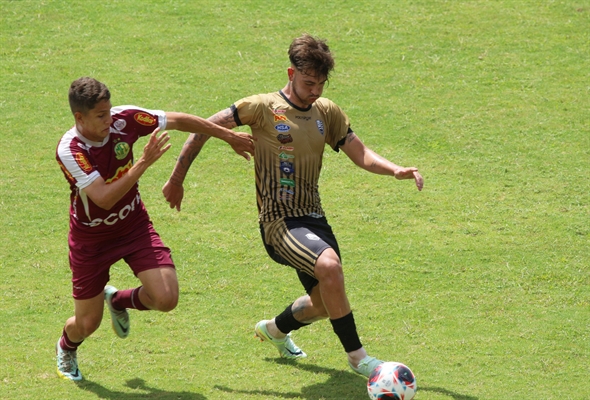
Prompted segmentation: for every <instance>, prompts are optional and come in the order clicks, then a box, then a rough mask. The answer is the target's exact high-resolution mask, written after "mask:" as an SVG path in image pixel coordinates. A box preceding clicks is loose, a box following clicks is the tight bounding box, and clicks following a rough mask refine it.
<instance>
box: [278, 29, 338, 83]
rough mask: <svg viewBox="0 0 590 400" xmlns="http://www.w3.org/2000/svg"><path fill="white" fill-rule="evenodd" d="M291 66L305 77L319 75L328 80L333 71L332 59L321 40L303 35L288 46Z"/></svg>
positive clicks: (323, 41) (327, 48)
mask: <svg viewBox="0 0 590 400" xmlns="http://www.w3.org/2000/svg"><path fill="white" fill-rule="evenodd" d="M288 54H289V60H290V61H291V65H293V67H295V68H296V69H297V70H298V71H299V72H302V73H304V74H306V75H319V76H325V77H326V79H328V78H329V76H330V72H331V71H332V70H333V69H334V58H333V57H332V53H330V48H329V47H328V45H327V44H326V41H325V40H323V39H319V38H315V37H313V36H311V35H309V34H304V35H302V36H300V37H298V38H295V39H294V40H293V42H292V43H291V45H290V46H289V51H288Z"/></svg>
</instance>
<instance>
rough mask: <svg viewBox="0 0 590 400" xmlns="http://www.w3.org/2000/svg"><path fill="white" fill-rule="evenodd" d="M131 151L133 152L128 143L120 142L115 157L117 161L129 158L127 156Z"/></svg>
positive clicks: (116, 146)
mask: <svg viewBox="0 0 590 400" xmlns="http://www.w3.org/2000/svg"><path fill="white" fill-rule="evenodd" d="M129 150H131V148H130V147H129V144H128V143H126V142H119V143H117V144H116V145H115V157H116V158H117V160H122V159H124V158H125V157H127V154H129Z"/></svg>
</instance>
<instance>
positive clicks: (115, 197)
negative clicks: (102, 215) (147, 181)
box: [83, 128, 170, 210]
mask: <svg viewBox="0 0 590 400" xmlns="http://www.w3.org/2000/svg"><path fill="white" fill-rule="evenodd" d="M159 131H160V128H156V129H155V130H154V131H153V132H152V133H151V135H150V136H149V140H148V142H147V143H146V145H145V147H144V148H143V153H142V154H141V156H140V157H139V159H138V160H137V161H136V162H135V164H133V166H132V167H131V168H130V169H129V171H127V172H126V173H124V174H123V176H122V177H120V178H119V179H117V180H116V181H114V182H111V183H106V182H105V181H104V179H103V178H102V177H98V178H97V179H95V180H94V182H92V183H91V184H90V185H88V186H87V187H85V188H84V189H83V190H84V192H85V193H86V194H87V195H88V197H90V199H91V200H92V201H93V202H94V204H96V205H97V206H99V207H100V208H103V209H105V210H110V209H111V208H113V206H114V205H115V204H117V202H118V201H119V200H121V199H122V198H123V196H124V195H125V193H127V192H128V191H129V189H131V188H132V187H133V185H135V183H136V182H137V181H138V180H139V178H140V177H141V176H142V175H143V173H144V172H145V171H146V170H147V169H148V168H149V167H150V165H152V164H153V163H155V162H156V161H158V160H159V159H160V157H162V154H164V153H165V152H167V151H168V149H170V144H167V142H168V140H169V139H170V137H169V136H168V132H166V131H164V132H162V133H161V134H160V135H159V136H158V132H159Z"/></svg>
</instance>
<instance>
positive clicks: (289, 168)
mask: <svg viewBox="0 0 590 400" xmlns="http://www.w3.org/2000/svg"><path fill="white" fill-rule="evenodd" d="M280 168H281V171H283V173H284V174H285V175H293V174H294V173H295V165H294V164H293V163H292V162H289V161H281V165H280Z"/></svg>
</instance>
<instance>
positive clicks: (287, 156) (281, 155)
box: [279, 152, 295, 160]
mask: <svg viewBox="0 0 590 400" xmlns="http://www.w3.org/2000/svg"><path fill="white" fill-rule="evenodd" d="M279 158H280V159H281V160H288V159H290V158H295V156H294V155H292V154H285V153H284V152H283V153H281V154H279Z"/></svg>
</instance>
